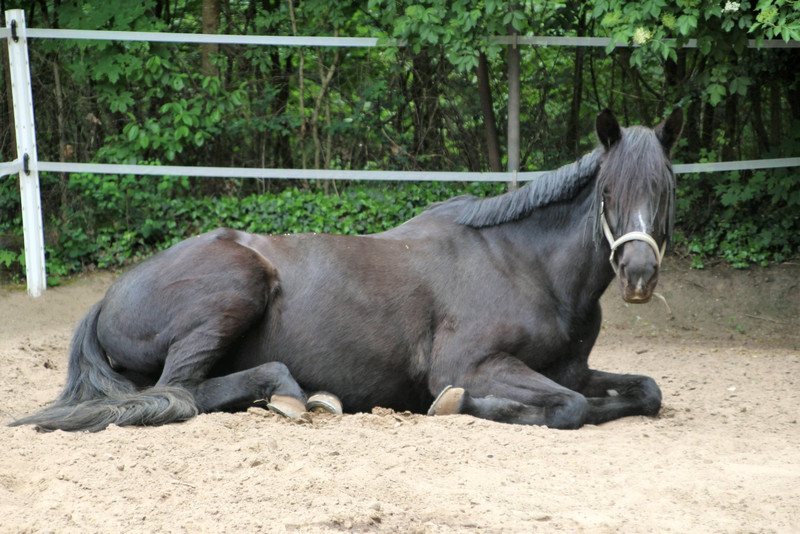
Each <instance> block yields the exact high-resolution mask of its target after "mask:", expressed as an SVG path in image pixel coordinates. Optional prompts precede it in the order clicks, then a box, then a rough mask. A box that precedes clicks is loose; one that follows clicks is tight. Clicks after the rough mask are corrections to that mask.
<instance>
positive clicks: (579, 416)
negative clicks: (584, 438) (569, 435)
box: [546, 393, 589, 430]
mask: <svg viewBox="0 0 800 534" xmlns="http://www.w3.org/2000/svg"><path fill="white" fill-rule="evenodd" d="M558 397H559V399H558V400H557V402H556V403H554V404H553V405H551V406H550V407H549V409H548V412H549V413H548V418H547V419H548V420H547V423H546V424H547V426H548V427H550V428H559V429H564V430H572V429H576V428H580V427H582V426H583V424H584V422H585V421H586V414H587V411H588V409H589V402H588V401H587V400H586V397H584V396H583V395H581V394H580V393H560V394H559V395H558Z"/></svg>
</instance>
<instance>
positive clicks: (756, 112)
mask: <svg viewBox="0 0 800 534" xmlns="http://www.w3.org/2000/svg"><path fill="white" fill-rule="evenodd" d="M749 92H750V106H751V107H752V110H753V130H755V133H756V140H757V142H758V150H759V152H762V153H763V152H767V151H769V135H767V129H766V127H764V117H763V114H762V111H761V99H762V98H763V96H762V93H761V80H760V79H759V80H756V83H754V84H753V85H752V86H751V87H750V88H749Z"/></svg>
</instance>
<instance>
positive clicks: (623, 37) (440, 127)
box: [0, 0, 800, 276]
mask: <svg viewBox="0 0 800 534" xmlns="http://www.w3.org/2000/svg"><path fill="white" fill-rule="evenodd" d="M289 6H290V3H289V2H243V3H241V2H240V3H236V2H234V3H230V4H229V5H228V4H226V5H225V6H223V11H222V13H221V16H220V31H221V32H224V33H249V34H259V35H293V34H296V35H341V36H353V37H360V36H368V37H375V36H379V37H382V38H384V43H385V44H387V45H388V46H384V47H379V48H376V49H355V48H354V49H333V48H324V47H302V48H297V47H255V46H222V47H220V49H219V53H218V54H216V55H214V56H213V57H212V60H213V64H214V65H215V66H216V71H217V72H218V74H217V73H214V74H213V75H202V74H199V72H200V65H201V56H202V51H201V48H200V46H198V45H194V44H185V45H184V44H166V43H139V42H118V41H80V40H50V39H39V40H36V39H34V40H31V41H30V51H31V66H32V72H33V73H34V79H33V82H34V95H36V114H37V141H38V145H39V147H38V149H39V157H40V159H42V160H47V161H58V160H60V159H62V158H63V159H64V160H66V161H94V162H101V163H140V164H147V163H151V164H176V165H183V164H185V165H211V166H245V167H267V168H310V167H319V168H331V169H384V170H393V169H400V170H412V169H413V170H426V169H429V170H487V169H488V158H487V155H486V149H485V147H486V141H485V133H484V132H485V130H484V124H483V116H482V110H481V107H480V103H479V100H478V94H477V90H476V85H477V78H476V76H475V67H476V65H477V60H478V53H479V52H485V53H486V55H487V57H488V59H489V62H488V68H489V78H490V88H491V92H492V97H493V99H494V100H493V110H492V111H493V112H494V114H495V115H496V125H497V127H498V130H499V138H500V139H499V141H500V146H503V145H504V142H505V139H504V137H505V126H506V124H507V122H506V121H507V116H506V109H507V102H506V87H507V85H506V82H507V80H506V76H507V75H506V64H505V61H504V59H505V47H504V46H501V45H499V44H498V43H497V41H496V40H493V39H492V38H493V37H494V36H497V35H507V34H508V33H510V32H511V31H512V30H514V31H517V32H519V33H520V34H522V35H526V34H528V35H557V36H561V35H565V36H574V35H576V34H581V35H588V36H604V35H605V36H610V37H612V39H613V40H614V41H616V42H619V43H626V44H634V45H636V46H635V47H634V48H632V49H628V48H625V49H621V48H615V47H609V48H608V50H607V51H606V53H605V54H604V53H603V52H602V50H594V49H580V50H578V49H574V48H568V47H566V48H565V47H528V46H526V47H522V48H521V54H522V73H521V75H522V95H521V97H522V111H523V116H522V124H521V132H522V135H521V138H522V168H524V169H526V170H544V169H552V168H556V167H557V166H559V165H561V164H563V163H566V162H568V161H570V160H571V159H572V158H574V157H575V155H576V153H577V152H580V151H583V150H588V149H589V148H590V146H592V145H593V144H594V142H595V139H594V136H593V133H592V128H591V125H592V118H593V117H594V116H595V114H596V113H597V111H598V110H599V109H602V108H604V107H611V108H612V109H614V110H615V111H617V112H618V113H619V114H620V118H621V121H622V122H624V123H627V124H636V123H644V124H649V125H652V124H653V123H654V122H655V121H656V120H657V119H658V118H659V117H663V116H664V115H665V113H666V112H667V111H668V110H669V109H671V108H672V107H673V106H675V105H682V106H683V107H684V110H685V111H686V112H687V128H686V130H685V132H686V136H685V139H688V138H689V137H690V135H691V134H692V128H694V134H695V135H694V137H693V138H692V142H691V143H689V142H688V141H684V142H683V144H682V145H681V146H680V147H679V148H678V150H677V151H676V154H675V157H676V161H683V162H694V161H698V160H699V161H720V160H723V159H725V160H728V159H760V158H764V157H791V156H796V155H797V153H798V150H797V147H798V145H800V131H798V130H797V129H795V130H792V129H791V127H790V126H791V120H792V119H798V108H797V106H796V101H797V94H798V89H797V88H798V87H799V86H800V77H799V76H798V74H797V72H798V71H797V69H796V68H795V67H794V66H795V64H796V62H797V57H796V50H789V51H776V50H767V49H764V50H760V51H759V50H752V49H748V48H747V44H748V40H749V39H755V40H756V41H757V42H761V41H763V40H764V39H772V38H781V39H784V40H791V39H798V25H799V24H800V22H799V21H800V15H799V13H800V12H799V11H798V10H797V2H796V1H794V0H774V1H766V0H747V1H743V2H727V1H725V0H677V1H675V2H668V1H667V0H645V1H644V2H641V1H637V2H633V1H630V0H592V1H590V2H576V1H572V0H570V1H566V2H556V3H547V2H518V3H507V2H500V1H499V0H480V1H478V2H470V1H467V0H455V1H445V0H397V1H396V0H391V1H390V0H369V2H368V3H367V4H366V7H365V5H364V3H363V2H362V3H358V2H351V1H346V0H345V1H342V2H329V1H327V0H303V1H302V2H297V1H295V2H293V3H292V4H291V6H292V8H293V10H292V13H291V14H290V9H289ZM6 7H7V8H15V7H23V8H25V9H26V16H27V17H28V22H29V24H30V25H31V26H32V27H44V26H46V25H51V26H54V27H60V28H82V29H109V30H111V29H113V30H140V31H170V32H189V33H191V32H199V31H201V30H200V28H201V14H200V7H201V6H200V2H196V1H194V0H192V1H185V0H176V1H175V2H167V3H165V2H156V1H154V0H144V1H142V2H128V3H121V2H111V3H109V2H106V1H105V0H81V1H80V2H78V1H76V0H61V1H59V2H53V1H52V0H44V1H38V0H37V1H32V0H8V1H7V2H6ZM45 11H46V12H45ZM292 15H293V16H292ZM689 39H696V40H697V48H692V49H683V48H681V46H682V45H683V44H684V43H686V42H687V41H688V40H689ZM391 43H403V44H405V45H407V46H394V45H391ZM579 52H582V54H579ZM579 57H580V58H581V62H580V63H579V62H578V59H579ZM301 64H302V69H301ZM329 73H333V76H332V77H331V78H330V79H329V80H328V81H327V85H326V82H325V80H326V76H327V75H328V74H329ZM5 83H6V81H5V78H3V77H0V88H2V89H3V92H4V94H5V91H6V90H7V88H6V86H5ZM56 87H59V88H60V89H59V91H61V94H62V97H61V100H60V102H59V101H57V100H58V97H57V94H58V91H56V90H55V89H56ZM576 89H580V90H579V91H577V90H576ZM757 90H760V91H761V93H760V95H757V94H756V93H755V91H757ZM759 103H763V105H761V106H760V107H759V106H757V104H759ZM729 117H732V118H730V119H729ZM759 120H760V121H761V122H762V123H764V124H759V123H758V121H759ZM570 121H574V123H573V124H572V126H574V128H576V129H577V130H576V131H574V132H572V133H571V134H570V135H572V136H573V139H571V140H570V142H567V140H565V137H566V135H565V130H566V129H567V128H565V126H566V125H568V124H570ZM10 122H11V120H10V111H9V110H8V109H6V108H5V107H0V160H2V161H9V160H12V159H14V155H13V154H11V143H10V142H9V140H10V139H11V138H12V137H13V133H12V132H11V130H10V129H9V124H10ZM762 130H765V131H766V132H764V131H762ZM67 149H69V150H67ZM73 150H74V153H73V152H72V151H73ZM799 176H800V175H799V174H798V171H797V169H786V170H778V171H758V172H754V173H753V172H750V173H744V172H740V173H716V174H703V175H690V176H681V177H679V184H681V185H680V187H681V188H680V191H679V194H680V196H679V201H678V211H679V219H678V225H679V229H680V231H681V235H682V236H683V237H682V238H681V239H680V244H681V246H683V247H684V249H685V250H688V251H690V252H691V253H692V254H693V255H694V256H695V258H696V259H697V261H698V262H700V263H702V262H703V261H704V260H706V259H707V258H709V257H722V258H724V259H725V260H726V261H729V262H731V263H733V264H735V265H737V266H743V265H746V264H751V263H763V262H765V261H780V260H781V259H782V258H788V257H790V256H792V255H794V254H797V251H798V240H797V237H795V236H797V235H800V227H798V222H797V214H798V213H800V199H798V189H799V188H800V177H799ZM41 180H42V202H43V207H44V213H45V226H46V235H47V239H46V241H47V249H46V252H47V255H48V270H49V272H50V273H51V274H54V275H57V276H63V275H66V274H69V273H74V272H77V271H80V270H81V269H85V268H90V267H92V266H95V267H102V268H116V267H119V266H121V265H125V264H127V263H129V262H131V261H135V260H136V259H138V258H141V257H144V256H146V255H148V254H150V253H152V252H153V251H155V250H158V249H160V248H163V247H165V246H168V245H169V244H171V243H174V242H175V241H177V240H179V239H182V238H184V237H187V236H189V235H193V234H195V233H197V232H201V231H204V230H207V229H210V228H213V227H216V226H218V225H228V226H233V227H237V228H244V229H248V230H251V231H257V232H264V233H272V232H295V231H316V232H341V233H369V232H376V231H380V230H382V229H384V228H387V227H389V226H393V225H395V224H398V223H399V222H402V221H403V220H405V219H408V218H410V217H411V216H413V215H414V214H415V213H416V212H417V211H418V210H419V209H420V208H421V207H422V206H424V205H427V204H428V203H430V202H433V201H436V200H441V199H442V198H446V197H448V196H452V195H453V194H456V193H459V192H461V191H460V190H458V188H454V186H450V185H431V184H428V185H424V184H404V185H400V184H391V185H385V186H375V185H363V186H361V185H359V186H356V185H348V186H346V187H345V188H344V189H342V190H340V191H339V192H338V194H329V193H330V192H331V189H332V190H333V192H334V193H335V192H336V190H337V189H338V188H341V184H333V185H331V184H330V183H324V182H320V183H316V182H312V183H304V182H287V181H269V182H266V181H258V180H196V179H187V178H171V179H163V180H162V179H161V178H147V177H132V176H121V177H110V176H93V175H43V176H42V177H41ZM337 186H338V187H337ZM296 187H297V188H299V189H296ZM481 191H483V192H488V191H497V189H496V187H495V186H489V185H486V186H483V187H482V188H481ZM167 214H168V215H167ZM20 235H21V222H20V208H19V191H18V187H17V183H16V180H15V179H14V178H12V177H9V178H7V179H3V180H0V267H3V268H5V269H6V270H10V271H12V272H18V273H21V272H22V269H21V262H22V261H23V260H24V258H23V256H22V255H21V252H20V247H19V246H18V243H19V242H20V240H21V238H19V236H20ZM7 236H10V237H11V238H10V239H7ZM18 238H19V239H18ZM18 276H21V274H20V275H18Z"/></svg>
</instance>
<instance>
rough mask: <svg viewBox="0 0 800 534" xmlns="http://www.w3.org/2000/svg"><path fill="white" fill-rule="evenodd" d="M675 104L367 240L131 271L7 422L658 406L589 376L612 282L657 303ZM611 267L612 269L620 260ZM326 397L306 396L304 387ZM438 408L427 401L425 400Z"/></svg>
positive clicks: (523, 413)
mask: <svg viewBox="0 0 800 534" xmlns="http://www.w3.org/2000/svg"><path fill="white" fill-rule="evenodd" d="M682 126H683V114H682V112H681V111H680V110H676V111H674V112H673V113H672V114H671V115H670V116H669V117H668V118H667V119H666V120H665V121H664V122H662V123H661V124H659V125H658V126H656V127H655V128H654V129H649V128H645V127H641V126H633V127H630V128H624V129H623V128H621V127H620V126H619V123H618V122H617V119H616V118H615V117H614V115H613V114H612V113H611V112H610V111H608V110H605V111H603V112H601V113H600V114H599V115H598V116H597V120H596V132H597V137H598V139H599V141H600V145H599V146H598V147H597V148H596V149H595V150H594V151H592V152H591V153H589V154H586V155H585V156H583V157H582V158H580V159H579V160H577V161H576V162H574V163H572V164H569V165H566V166H564V167H561V168H560V169H558V170H556V171H553V172H550V173H548V174H546V175H545V176H543V177H541V178H539V179H536V180H534V181H532V182H531V183H529V184H527V185H526V186H525V187H522V188H520V189H519V190H517V191H513V192H510V193H507V194H504V195H501V196H497V197H492V198H486V199H478V198H473V197H457V198H454V199H451V200H449V201H446V202H443V203H440V204H437V205H434V206H431V207H430V208H429V209H427V210H426V211H424V212H423V213H421V214H420V215H419V216H417V217H414V218H413V219H411V220H409V221H407V222H406V223H404V224H402V225H401V226H399V227H397V228H394V229H392V230H389V231H386V232H383V233H380V234H374V235H366V236H340V235H318V234H313V235H309V234H300V235H278V236H263V235H254V234H248V233H245V232H240V231H235V230H229V229H220V230H215V231H213V232H209V233H207V234H203V235H200V236H197V237H193V238H191V239H187V240H185V241H183V242H181V243H178V244H177V245H175V246H173V247H171V248H170V249H168V250H165V251H163V252H160V253H158V254H156V255H154V256H153V257H151V258H150V259H148V260H146V261H144V262H142V263H140V264H138V265H136V266H134V267H133V268H131V269H130V270H129V271H127V272H126V273H125V274H123V275H122V276H120V277H119V278H118V279H117V280H116V281H115V282H114V283H113V284H112V285H111V287H110V289H109V290H108V292H107V293H106V295H105V296H104V298H103V299H102V300H101V301H100V302H98V303H97V304H96V305H94V307H92V308H91V309H90V310H89V312H88V313H87V314H86V316H85V317H84V319H83V320H82V322H81V323H80V324H79V326H78V328H77V329H76V331H75V334H74V338H73V340H72V344H71V349H70V358H69V368H68V372H67V381H66V385H65V386H64V390H63V392H62V393H61V395H60V396H59V397H58V399H56V401H55V402H54V404H53V405H52V406H49V407H47V408H44V409H43V410H42V411H40V412H38V413H36V414H34V415H30V416H28V417H24V418H22V419H19V420H17V421H15V422H14V423H12V425H22V424H34V425H37V426H38V427H40V428H42V429H63V430H91V431H96V430H101V429H103V428H105V427H106V426H108V425H109V424H112V423H113V424H116V425H160V424H165V423H169V422H173V421H182V420H186V419H189V418H191V417H193V416H195V415H196V414H198V413H204V412H214V411H234V410H243V409H247V408H248V407H249V406H252V405H253V404H254V402H257V401H259V400H263V399H266V400H267V402H269V405H270V407H271V408H272V409H274V410H275V411H277V412H280V413H283V414H285V415H288V416H290V417H297V416H299V415H300V414H301V413H302V412H303V411H304V410H306V409H307V408H309V407H315V408H316V407H321V408H322V409H328V410H330V411H334V412H336V411H338V410H339V406H338V405H337V399H336V397H338V398H339V399H341V404H342V405H343V406H344V408H345V409H346V410H347V411H348V412H357V411H365V410H370V409H371V408H373V407H375V406H384V407H389V408H393V409H395V410H411V411H415V412H423V413H424V412H425V411H427V412H428V413H429V414H433V415H439V414H454V413H461V414H471V415H474V416H477V417H483V418H486V419H491V420H494V421H502V422H508V423H519V424H531V425H546V426H549V427H554V428H578V427H580V426H581V425H583V424H586V423H590V424H598V423H603V422H605V421H609V420H612V419H617V418H619V417H624V416H629V415H655V414H657V413H658V411H659V409H660V406H661V391H660V390H659V388H658V386H657V385H656V383H655V381H654V380H653V379H652V378H650V377H646V376H639V375H627V374H612V373H606V372H602V371H596V370H593V369H590V368H589V365H588V357H589V353H590V351H591V349H592V346H593V345H594V343H595V340H596V339H597V335H598V333H599V331H600V323H601V312H600V305H599V299H600V296H601V295H602V294H603V292H604V291H605V289H606V288H607V287H608V285H609V284H610V283H611V281H612V280H613V279H614V278H615V277H616V278H617V280H618V282H619V286H620V289H621V292H622V298H623V299H624V300H625V301H626V302H632V303H640V302H647V301H649V300H650V298H651V296H652V295H653V290H654V288H655V286H656V284H657V282H658V273H659V266H660V263H661V259H662V257H663V254H664V248H665V247H666V244H667V242H668V241H669V239H670V237H671V235H672V230H673V220H674V206H675V176H674V174H673V172H672V166H671V164H670V160H669V153H670V150H671V149H672V147H673V146H674V144H675V142H676V141H677V139H678V137H679V136H680V133H681V129H682ZM609 259H610V261H609ZM317 390H325V391H328V392H330V394H326V395H322V396H317V397H313V398H312V399H311V402H310V403H309V402H308V400H309V399H307V397H306V393H305V392H306V391H317ZM429 407H430V408H429Z"/></svg>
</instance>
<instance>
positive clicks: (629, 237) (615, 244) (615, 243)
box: [600, 202, 667, 273]
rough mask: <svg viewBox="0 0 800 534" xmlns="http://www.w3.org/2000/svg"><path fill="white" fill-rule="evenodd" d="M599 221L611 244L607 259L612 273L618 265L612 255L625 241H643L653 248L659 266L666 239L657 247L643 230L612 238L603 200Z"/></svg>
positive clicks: (665, 248) (665, 246)
mask: <svg viewBox="0 0 800 534" xmlns="http://www.w3.org/2000/svg"><path fill="white" fill-rule="evenodd" d="M600 221H601V223H602V225H603V233H604V234H605V236H606V239H607V240H608V244H609V245H611V256H609V258H608V261H609V262H611V267H613V268H614V273H617V272H618V271H619V265H618V264H617V261H616V259H615V258H614V256H615V255H616V253H617V249H618V248H619V247H620V246H621V245H622V244H623V243H627V242H628V241H644V242H645V243H647V244H648V245H650V248H652V249H653V252H655V253H656V259H657V260H658V266H659V267H661V260H663V259H664V252H666V250H667V240H666V239H665V240H664V243H663V244H662V245H661V248H660V249H659V248H658V243H656V240H655V239H653V237H652V236H651V235H650V234H648V233H645V232H628V233H627V234H625V235H623V236H621V237H619V238H617V239H616V240H615V239H614V234H613V233H611V228H610V227H609V226H608V220H607V219H606V206H605V202H601V203H600Z"/></svg>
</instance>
